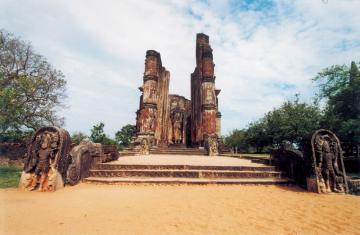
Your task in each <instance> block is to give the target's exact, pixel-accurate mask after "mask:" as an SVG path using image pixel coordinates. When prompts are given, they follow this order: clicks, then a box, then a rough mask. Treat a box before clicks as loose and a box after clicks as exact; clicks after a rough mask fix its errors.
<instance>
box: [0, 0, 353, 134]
mask: <svg viewBox="0 0 360 235" xmlns="http://www.w3.org/2000/svg"><path fill="white" fill-rule="evenodd" d="M359 12H360V0H353V1H352V0H298V1H296V0H295V1H290V0H288V1H285V0H279V1H271V0H262V1H255V0H237V1H236V0H235V1H225V0H224V1H221V0H215V1H210V0H209V1H191V0H172V1H150V0H136V1H135V0H113V1H107V0H102V1H99V0H97V1H95V0H94V1H93V0H68V1H67V0H64V1H50V0H43V1H41V0H38V1H37V0H16V1H15V0H0V28H3V29H5V30H7V31H9V32H12V33H14V34H15V35H17V36H20V37H21V38H22V39H24V40H26V41H30V42H31V43H32V45H33V47H34V48H35V51H36V52H38V53H39V54H42V55H44V56H45V57H46V58H47V59H48V61H49V62H50V63H51V64H53V65H54V67H55V68H57V69H60V70H61V71H62V72H63V73H64V74H65V76H66V77H65V78H66V80H67V95H68V98H67V100H66V104H67V106H68V108H67V109H65V110H60V114H61V115H62V116H64V117H65V119H66V125H65V128H66V129H67V130H68V131H69V132H71V133H72V132H74V131H82V132H85V133H87V134H88V133H89V130H90V128H91V127H92V126H93V125H94V124H97V123H98V122H100V121H102V122H104V123H105V131H106V132H107V133H108V134H110V136H112V135H113V134H114V133H115V132H116V131H117V130H119V129H120V128H121V127H122V126H124V125H126V124H129V123H130V124H135V112H136V110H137V108H138V105H139V96H140V92H139V90H138V87H139V86H141V84H142V76H143V72H144V59H145V52H146V50H148V49H154V50H157V51H159V52H160V53H161V57H162V62H163V65H164V66H165V67H166V68H167V69H168V70H169V71H170V73H171V80H170V93H176V94H179V95H184V96H185V97H187V98H190V97H189V96H190V73H191V72H193V70H194V67H195V38H196V33H200V32H202V33H205V34H207V35H209V36H210V44H211V46H212V48H213V50H214V51H213V54H214V62H215V64H216V66H215V75H216V87H217V88H218V89H221V90H222V91H221V93H220V95H219V102H220V111H221V112H222V114H223V118H222V133H223V134H227V133H228V132H229V131H230V130H232V129H234V128H243V127H246V126H247V125H248V124H249V122H252V121H255V120H257V119H258V118H260V117H261V116H262V115H263V114H264V113H266V112H268V111H270V110H271V109H273V108H274V107H278V106H279V105H281V103H282V102H284V101H285V100H286V99H292V98H293V97H294V95H295V94H296V93H300V94H301V98H302V99H303V100H305V101H309V100H310V99H311V97H313V95H314V91H315V87H314V84H312V82H311V78H312V77H314V76H315V75H316V73H317V72H318V71H320V70H321V69H322V68H324V67H328V66H331V65H333V64H348V65H349V64H350V62H351V60H357V61H359V60H360V59H359V58H360V13H359Z"/></svg>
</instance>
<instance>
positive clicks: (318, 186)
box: [306, 129, 348, 193]
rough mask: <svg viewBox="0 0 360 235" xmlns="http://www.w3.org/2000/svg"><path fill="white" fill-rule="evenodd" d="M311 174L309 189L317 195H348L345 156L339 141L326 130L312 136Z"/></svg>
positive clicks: (308, 182)
mask: <svg viewBox="0 0 360 235" xmlns="http://www.w3.org/2000/svg"><path fill="white" fill-rule="evenodd" d="M309 160H310V164H311V167H310V172H309V173H308V176H307V178H306V183H307V189H308V191H311V192H316V193H330V192H336V193H348V184H347V179H346V173H345V167H344V162H343V154H342V149H341V145H340V141H339V139H338V138H337V137H336V135H335V134H334V133H333V132H331V131H329V130H325V129H320V130H317V131H315V132H314V133H313V135H312V136H311V159H309Z"/></svg>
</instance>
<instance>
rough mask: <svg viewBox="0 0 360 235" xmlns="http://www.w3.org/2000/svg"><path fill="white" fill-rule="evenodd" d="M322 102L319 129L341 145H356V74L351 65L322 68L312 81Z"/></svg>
mask: <svg viewBox="0 0 360 235" xmlns="http://www.w3.org/2000/svg"><path fill="white" fill-rule="evenodd" d="M314 81H315V82H316V83H318V85H319V87H320V93H319V97H320V98H324V99H325V100H326V107H325V115H324V118H323V121H322V123H323V125H324V126H325V127H326V128H329V129H331V130H332V131H334V132H335V133H336V134H337V135H338V136H339V137H340V140H341V141H343V142H347V143H350V144H351V145H357V144H359V143H360V72H359V69H358V66H357V65H356V63H355V62H352V63H351V66H350V68H349V67H348V66H345V65H343V66H332V67H330V68H325V69H324V70H323V71H322V72H320V73H319V74H318V76H317V77H316V78H315V79H314Z"/></svg>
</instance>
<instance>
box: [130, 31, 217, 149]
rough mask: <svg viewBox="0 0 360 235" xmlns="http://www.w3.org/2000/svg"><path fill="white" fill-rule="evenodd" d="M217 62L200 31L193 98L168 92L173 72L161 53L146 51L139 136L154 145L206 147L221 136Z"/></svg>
mask: <svg viewBox="0 0 360 235" xmlns="http://www.w3.org/2000/svg"><path fill="white" fill-rule="evenodd" d="M214 67H215V65H214V62H213V54H212V49H211V46H210V44H209V36H207V35H205V34H202V33H200V34H197V37H196V67H195V70H194V72H193V73H192V74H191V80H190V85H191V100H188V99H186V98H185V97H183V96H179V95H171V94H169V83H170V72H169V71H167V70H166V69H165V67H163V65H162V61H161V56H160V53H158V52H156V51H154V50H148V51H147V52H146V59H145V72H144V77H143V81H144V82H143V85H142V86H141V87H140V88H139V89H140V91H141V92H142V95H141V96H140V106H139V110H138V111H137V112H136V114H137V115H136V132H137V134H136V136H137V140H138V141H139V142H141V141H142V140H144V139H146V140H147V141H148V142H149V144H150V145H151V146H153V145H155V146H169V145H172V144H176V145H184V146H188V147H197V146H204V145H205V144H206V143H205V142H206V141H207V140H208V139H210V138H212V139H217V138H218V137H219V136H220V129H221V128H220V123H221V121H220V120H221V113H220V112H219V109H218V98H217V96H218V94H219V93H220V90H218V89H216V88H215V75H214Z"/></svg>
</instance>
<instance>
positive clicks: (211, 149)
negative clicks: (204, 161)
mask: <svg viewBox="0 0 360 235" xmlns="http://www.w3.org/2000/svg"><path fill="white" fill-rule="evenodd" d="M205 149H206V152H207V154H208V155H209V156H218V155H219V142H218V138H217V136H216V135H213V136H208V137H207V138H206V141H205Z"/></svg>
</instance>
